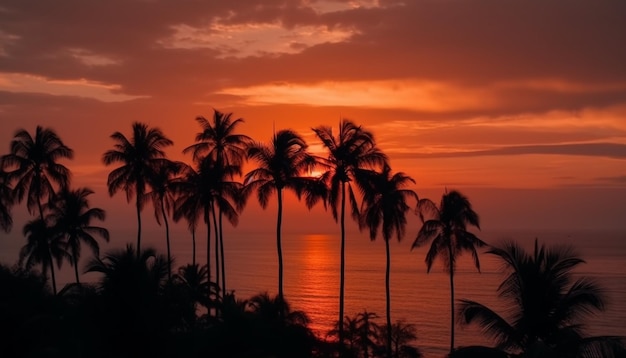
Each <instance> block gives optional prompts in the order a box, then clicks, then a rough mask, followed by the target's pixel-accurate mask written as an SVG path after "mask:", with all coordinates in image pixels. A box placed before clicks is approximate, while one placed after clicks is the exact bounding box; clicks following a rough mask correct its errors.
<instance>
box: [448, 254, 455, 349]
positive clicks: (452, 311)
mask: <svg viewBox="0 0 626 358" xmlns="http://www.w3.org/2000/svg"><path fill="white" fill-rule="evenodd" d="M448 254H449V255H450V256H449V257H450V354H452V351H453V350H454V258H453V257H452V243H450V242H448Z"/></svg>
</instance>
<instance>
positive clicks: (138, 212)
mask: <svg viewBox="0 0 626 358" xmlns="http://www.w3.org/2000/svg"><path fill="white" fill-rule="evenodd" d="M136 195H137V200H136V202H135V205H136V207H137V259H139V258H140V257H141V205H140V201H139V200H140V199H139V195H141V194H140V193H139V192H137V193H136Z"/></svg>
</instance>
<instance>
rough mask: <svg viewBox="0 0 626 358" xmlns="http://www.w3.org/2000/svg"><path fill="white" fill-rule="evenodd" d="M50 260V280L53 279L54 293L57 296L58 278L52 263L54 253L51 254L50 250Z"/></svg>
mask: <svg viewBox="0 0 626 358" xmlns="http://www.w3.org/2000/svg"><path fill="white" fill-rule="evenodd" d="M48 258H49V260H50V278H51V279H52V292H53V293H54V295H55V296H56V294H57V280H56V277H55V275H54V264H53V262H52V253H51V252H50V249H48Z"/></svg>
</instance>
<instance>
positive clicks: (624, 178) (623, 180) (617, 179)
mask: <svg viewBox="0 0 626 358" xmlns="http://www.w3.org/2000/svg"><path fill="white" fill-rule="evenodd" d="M597 180H599V181H602V182H607V183H614V184H625V185H626V175H619V176H612V177H599V178H597Z"/></svg>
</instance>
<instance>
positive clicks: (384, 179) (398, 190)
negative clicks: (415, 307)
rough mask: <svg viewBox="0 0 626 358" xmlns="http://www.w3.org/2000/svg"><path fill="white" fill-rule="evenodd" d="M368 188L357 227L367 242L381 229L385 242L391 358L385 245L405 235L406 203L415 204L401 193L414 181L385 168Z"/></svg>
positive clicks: (371, 178)
mask: <svg viewBox="0 0 626 358" xmlns="http://www.w3.org/2000/svg"><path fill="white" fill-rule="evenodd" d="M368 176H369V178H368V179H367V181H368V182H369V188H368V189H367V190H364V191H363V203H362V207H363V210H362V212H363V213H362V216H361V227H365V226H367V227H368V228H369V231H370V239H371V240H374V239H376V235H377V233H378V229H379V228H380V227H382V235H383V239H384V240H385V252H386V254H387V266H386V270H385V292H386V314H387V327H388V328H387V331H386V333H387V340H386V343H387V356H388V357H391V355H392V347H391V341H392V340H391V339H392V337H391V294H390V291H389V273H390V269H391V256H390V251H389V241H390V240H391V238H392V236H393V234H394V232H395V233H396V238H397V239H398V241H400V240H402V237H403V236H404V233H405V231H406V213H407V211H409V209H410V207H409V205H407V201H408V200H409V199H415V200H416V201H417V200H419V198H418V196H417V194H416V193H415V192H414V191H413V190H411V189H402V188H404V187H406V186H407V185H409V184H410V183H415V181H414V180H413V179H412V178H411V177H409V176H407V175H405V174H404V173H402V172H398V173H395V174H393V175H391V168H390V167H389V165H385V166H384V167H383V170H382V172H381V173H376V172H373V171H370V172H369V175H368Z"/></svg>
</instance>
